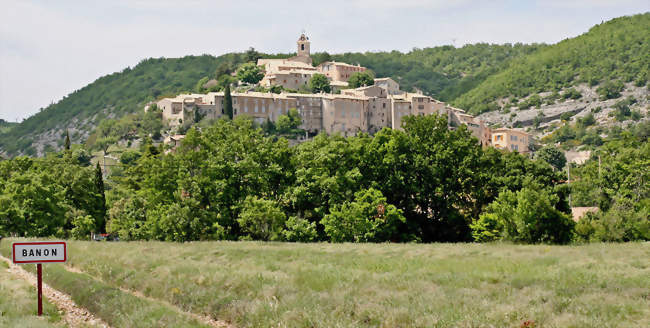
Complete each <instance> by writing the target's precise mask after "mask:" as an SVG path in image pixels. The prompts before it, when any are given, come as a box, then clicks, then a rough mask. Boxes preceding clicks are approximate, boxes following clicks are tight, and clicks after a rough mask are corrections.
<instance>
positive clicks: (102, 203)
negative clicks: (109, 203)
mask: <svg viewBox="0 0 650 328" xmlns="http://www.w3.org/2000/svg"><path fill="white" fill-rule="evenodd" d="M95 191H96V193H97V229H99V232H100V233H102V232H106V195H105V193H104V176H103V174H102V168H101V167H100V166H99V162H97V166H96V167H95Z"/></svg>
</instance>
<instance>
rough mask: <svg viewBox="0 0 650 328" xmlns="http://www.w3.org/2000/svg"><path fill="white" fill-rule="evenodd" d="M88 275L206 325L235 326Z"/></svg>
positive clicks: (218, 326) (76, 271)
mask: <svg viewBox="0 0 650 328" xmlns="http://www.w3.org/2000/svg"><path fill="white" fill-rule="evenodd" d="M64 268H65V269H66V270H68V271H69V272H74V273H80V274H85V275H88V273H86V272H83V271H81V270H79V269H78V268H75V267H71V266H68V265H65V266H64ZM88 276H89V277H91V278H92V279H95V280H97V281H100V282H102V283H104V284H106V285H109V286H113V287H115V288H119V289H120V290H121V291H123V292H125V293H129V294H131V295H133V296H135V297H138V298H142V299H146V300H149V301H151V302H156V303H162V304H164V305H166V306H168V307H170V308H172V309H174V310H176V311H178V312H180V313H183V314H185V315H188V316H190V317H192V318H194V319H196V320H197V321H199V322H201V323H203V324H205V325H208V326H211V327H217V328H235V326H233V325H232V324H230V323H228V322H226V321H222V320H215V319H213V318H211V317H208V316H205V315H200V314H196V313H192V312H187V311H185V310H183V309H181V308H179V307H178V306H176V305H174V304H172V303H169V302H167V301H164V300H160V299H156V298H151V297H149V296H146V295H144V294H142V293H140V292H138V291H134V290H130V289H126V288H122V287H119V286H114V285H112V284H109V283H106V282H105V281H103V280H101V279H100V278H98V277H96V276H91V275H88Z"/></svg>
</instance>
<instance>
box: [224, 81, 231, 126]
mask: <svg viewBox="0 0 650 328" xmlns="http://www.w3.org/2000/svg"><path fill="white" fill-rule="evenodd" d="M223 112H224V113H225V114H226V115H228V117H229V118H230V119H231V120H232V117H233V112H232V97H231V96H230V84H226V89H225V90H224V91H223Z"/></svg>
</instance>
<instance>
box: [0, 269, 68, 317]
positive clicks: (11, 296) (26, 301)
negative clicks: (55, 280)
mask: <svg viewBox="0 0 650 328" xmlns="http://www.w3.org/2000/svg"><path fill="white" fill-rule="evenodd" d="M8 269H9V266H8V265H7V263H6V262H4V261H0V327H8V328H9V327H16V328H18V327H33V328H39V327H43V328H45V327H65V324H64V323H63V322H62V320H61V315H60V314H59V312H58V310H57V309H56V307H54V305H52V304H50V302H48V301H47V300H46V299H43V316H42V317H40V318H39V317H37V316H36V288H34V287H33V286H31V285H29V283H27V281H25V280H22V279H20V278H18V277H16V276H14V275H13V274H11V273H10V272H9V271H8Z"/></svg>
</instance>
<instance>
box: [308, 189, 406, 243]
mask: <svg viewBox="0 0 650 328" xmlns="http://www.w3.org/2000/svg"><path fill="white" fill-rule="evenodd" d="M405 222H406V219H405V218H404V216H403V215H402V212H401V211H400V210H398V209H397V208H396V207H395V206H394V205H391V204H387V203H386V197H384V196H383V195H382V194H381V191H379V190H376V189H372V188H371V189H368V190H362V191H359V192H357V193H356V194H355V195H354V201H352V202H345V203H343V204H342V205H340V206H338V205H335V206H334V207H333V208H332V209H331V211H330V214H328V215H326V216H325V217H324V218H323V220H322V221H321V223H322V224H323V226H324V227H325V233H326V234H327V235H328V236H329V237H330V239H331V240H332V241H333V242H345V241H348V242H357V243H358V242H380V241H386V240H397V239H398V238H397V233H398V228H399V225H400V224H403V223H405Z"/></svg>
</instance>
